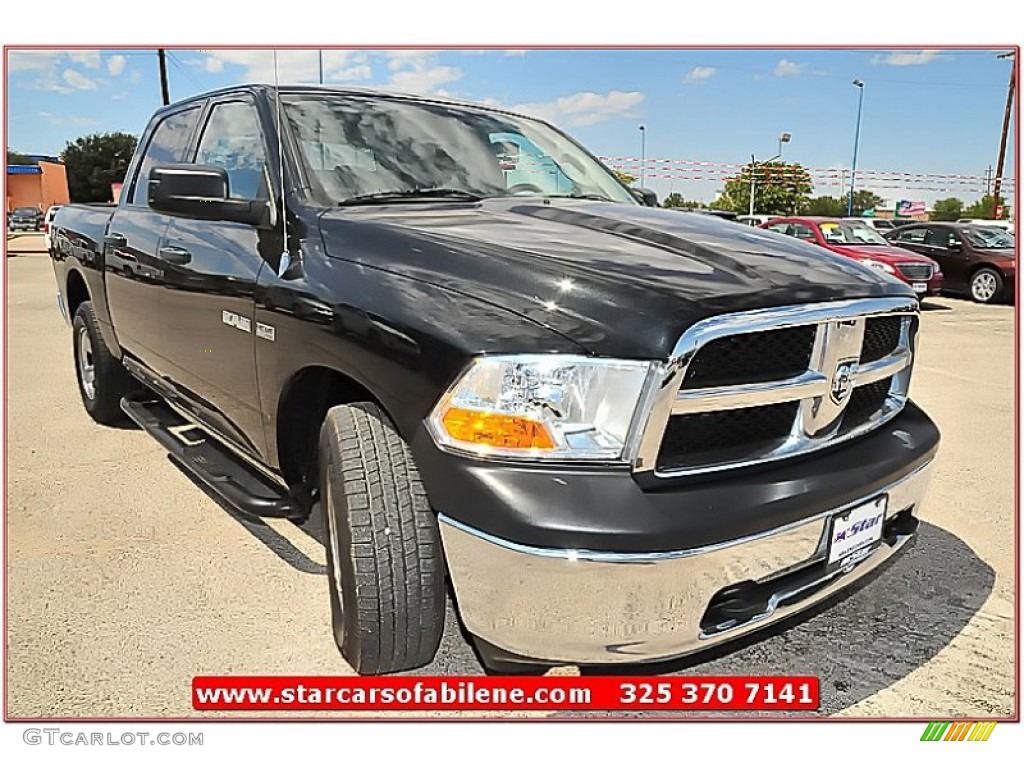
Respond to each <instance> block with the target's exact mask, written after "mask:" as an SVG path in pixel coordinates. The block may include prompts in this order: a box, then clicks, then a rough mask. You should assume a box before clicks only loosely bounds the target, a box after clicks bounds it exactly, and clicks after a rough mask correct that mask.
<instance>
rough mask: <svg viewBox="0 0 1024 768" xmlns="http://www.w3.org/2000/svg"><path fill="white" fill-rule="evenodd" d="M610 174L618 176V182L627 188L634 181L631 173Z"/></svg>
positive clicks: (618, 172)
mask: <svg viewBox="0 0 1024 768" xmlns="http://www.w3.org/2000/svg"><path fill="white" fill-rule="evenodd" d="M612 173H614V174H615V175H616V176H618V178H619V181H621V182H622V183H623V184H625V185H626V186H627V187H628V186H630V185H631V184H632V183H633V182H634V181H636V176H634V175H633V174H631V173H626V172H625V171H612Z"/></svg>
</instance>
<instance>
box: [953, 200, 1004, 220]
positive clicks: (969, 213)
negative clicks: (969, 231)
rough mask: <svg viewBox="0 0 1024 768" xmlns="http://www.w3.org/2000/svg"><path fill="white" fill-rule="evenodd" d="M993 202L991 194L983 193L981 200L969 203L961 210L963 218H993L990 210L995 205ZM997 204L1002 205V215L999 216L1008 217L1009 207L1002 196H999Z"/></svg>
mask: <svg viewBox="0 0 1024 768" xmlns="http://www.w3.org/2000/svg"><path fill="white" fill-rule="evenodd" d="M994 202H995V200H994V198H993V197H992V195H983V196H982V198H981V200H978V201H976V202H974V203H971V204H970V205H969V206H967V207H966V208H964V210H963V218H965V219H991V218H993V215H992V211H993V210H994V208H995V206H994V205H993V203H994ZM999 204H1000V205H1002V206H1003V215H1002V216H1001V217H1000V218H1003V219H1008V218H1010V207H1009V206H1008V205H1007V204H1006V201H1005V200H1004V199H1003V198H1001V197H1000V198H999Z"/></svg>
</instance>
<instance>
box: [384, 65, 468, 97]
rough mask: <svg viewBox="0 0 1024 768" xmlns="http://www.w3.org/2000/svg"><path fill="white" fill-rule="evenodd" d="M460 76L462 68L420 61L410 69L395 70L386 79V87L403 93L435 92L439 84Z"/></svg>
mask: <svg viewBox="0 0 1024 768" xmlns="http://www.w3.org/2000/svg"><path fill="white" fill-rule="evenodd" d="M461 78H462V70H461V69H459V68H458V67H444V66H440V65H436V66H430V65H429V64H426V63H421V64H417V65H416V66H415V67H413V68H412V69H403V70H401V71H399V72H395V73H394V74H393V75H392V76H391V80H390V81H388V87H389V88H394V89H395V90H396V91H401V92H403V93H436V92H437V91H438V89H439V88H440V86H442V85H445V84H447V83H454V82H455V81H456V80H459V79H461Z"/></svg>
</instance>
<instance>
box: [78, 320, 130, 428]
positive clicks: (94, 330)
mask: <svg viewBox="0 0 1024 768" xmlns="http://www.w3.org/2000/svg"><path fill="white" fill-rule="evenodd" d="M72 339H73V347H74V354H75V372H76V374H77V376H78V391H79V392H80V393H81V395H82V403H83V404H84V405H85V410H86V411H88V412H89V415H90V416H92V418H93V420H95V421H97V422H99V423H100V424H118V423H120V422H122V421H123V420H124V418H125V416H124V413H123V412H122V411H121V398H122V397H124V396H125V395H126V394H128V393H129V392H130V391H131V390H132V389H134V385H133V381H132V378H131V375H130V374H129V373H128V371H126V370H125V369H124V366H123V365H121V361H120V360H118V359H117V358H116V357H114V356H113V355H112V354H110V350H109V349H107V345H106V344H105V343H103V337H102V336H101V335H100V329H99V325H98V324H97V322H96V313H95V312H94V311H93V308H92V302H91V301H83V302H82V303H81V304H79V305H78V310H77V311H76V312H75V319H74V322H73V323H72Z"/></svg>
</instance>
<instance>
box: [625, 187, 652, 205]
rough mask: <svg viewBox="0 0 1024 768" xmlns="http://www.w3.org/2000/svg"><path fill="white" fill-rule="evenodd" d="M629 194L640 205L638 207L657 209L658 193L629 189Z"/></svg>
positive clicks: (635, 188)
mask: <svg viewBox="0 0 1024 768" xmlns="http://www.w3.org/2000/svg"><path fill="white" fill-rule="evenodd" d="M629 193H630V194H631V195H632V196H633V197H635V198H636V201H637V202H638V203H640V205H646V206H647V207H648V208H657V207H658V193H657V192H655V191H654V190H653V189H646V188H644V187H630V188H629Z"/></svg>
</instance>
